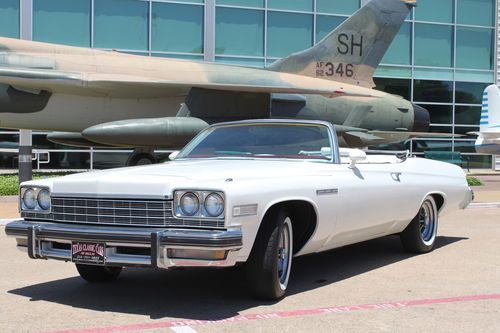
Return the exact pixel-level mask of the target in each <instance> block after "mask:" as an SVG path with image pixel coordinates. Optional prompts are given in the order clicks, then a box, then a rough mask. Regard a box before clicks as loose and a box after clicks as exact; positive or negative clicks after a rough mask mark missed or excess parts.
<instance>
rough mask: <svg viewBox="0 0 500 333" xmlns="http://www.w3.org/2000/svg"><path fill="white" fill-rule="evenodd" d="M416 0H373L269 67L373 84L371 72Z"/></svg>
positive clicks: (294, 72)
mask: <svg viewBox="0 0 500 333" xmlns="http://www.w3.org/2000/svg"><path fill="white" fill-rule="evenodd" d="M415 5H416V0H372V1H370V2H368V3H367V4H366V5H365V6H363V7H362V8H361V9H359V10H358V11H357V12H355V13H354V14H353V15H352V16H351V17H350V18H349V19H347V20H346V21H345V22H344V23H342V24H341V25H340V26H339V27H338V28H337V29H335V30H333V31H332V32H330V33H329V34H328V35H327V36H326V37H325V38H323V39H322V40H321V41H320V42H318V43H317V44H316V45H315V46H313V47H311V48H309V49H306V50H304V51H300V52H298V53H294V54H291V55H289V56H287V57H285V58H283V59H281V60H278V61H276V62H275V63H273V64H272V65H271V66H269V67H268V69H269V70H272V71H278V72H286V73H293V74H300V75H305V76H310V77H315V78H321V79H328V80H333V81H342V82H346V83H350V84H356V85H360V86H364V87H369V88H373V87H374V86H375V85H374V83H373V73H374V72H375V70H376V68H377V67H378V65H379V63H380V61H381V60H382V58H383V57H384V54H385V53H386V51H387V49H388V48H389V46H390V44H391V43H392V41H393V39H394V37H395V36H396V34H397V33H398V31H399V29H400V28H401V25H402V24H403V22H404V20H405V18H406V16H407V15H408V13H409V12H410V10H411V8H412V7H414V6H415Z"/></svg>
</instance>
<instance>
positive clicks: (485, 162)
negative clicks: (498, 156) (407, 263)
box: [467, 142, 493, 169]
mask: <svg viewBox="0 0 500 333" xmlns="http://www.w3.org/2000/svg"><path fill="white" fill-rule="evenodd" d="M470 144H472V145H473V144H474V142H471V143H470ZM467 158H468V159H469V166H470V168H471V169H491V167H492V163H493V161H492V158H493V155H467Z"/></svg>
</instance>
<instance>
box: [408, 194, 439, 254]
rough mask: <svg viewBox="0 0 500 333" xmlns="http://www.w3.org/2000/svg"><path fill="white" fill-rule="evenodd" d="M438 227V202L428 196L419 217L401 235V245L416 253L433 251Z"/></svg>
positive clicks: (418, 214)
mask: <svg viewBox="0 0 500 333" xmlns="http://www.w3.org/2000/svg"><path fill="white" fill-rule="evenodd" d="M437 227H438V210H437V206H436V201H435V200H434V198H433V197H432V196H430V195H429V196H427V197H426V198H425V199H424V202H423V203H422V206H420V209H419V211H418V213H417V215H416V216H415V217H414V218H413V220H412V221H411V222H410V224H409V225H408V226H407V227H406V229H405V230H403V232H402V233H401V236H400V237H401V243H402V244H403V247H404V248H405V250H407V251H409V252H414V253H427V252H430V251H432V249H433V248H434V243H435V241H436V234H437Z"/></svg>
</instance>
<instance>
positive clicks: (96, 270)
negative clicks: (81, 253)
mask: <svg viewBox="0 0 500 333" xmlns="http://www.w3.org/2000/svg"><path fill="white" fill-rule="evenodd" d="M76 269H77V270H78V273H79V274H80V276H81V277H82V279H84V280H85V281H87V282H93V283H98V282H111V281H114V280H116V278H117V277H118V275H120V273H121V271H122V268H121V267H103V266H92V265H80V264H76Z"/></svg>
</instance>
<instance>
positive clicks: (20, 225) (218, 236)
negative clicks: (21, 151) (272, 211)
mask: <svg viewBox="0 0 500 333" xmlns="http://www.w3.org/2000/svg"><path fill="white" fill-rule="evenodd" d="M5 233H6V234H7V236H10V237H15V238H16V240H17V245H18V248H19V249H21V250H26V251H27V252H28V255H29V257H30V258H32V259H57V260H64V261H71V243H72V242H73V241H88V242H104V243H105V244H106V255H105V262H106V266H143V267H158V268H170V267H175V266H183V267H199V266H223V267H224V266H234V265H235V264H236V259H237V254H238V251H239V250H240V249H241V248H242V245H243V244H242V234H241V230H240V229H227V230H194V229H165V228H142V227H115V226H93V225H77V224H63V223H52V222H39V221H25V220H23V219H19V220H14V221H12V222H10V223H8V224H7V225H6V227H5ZM173 251H176V252H175V253H187V254H191V255H188V256H176V257H172V255H171V254H172V253H174V252H173ZM183 251H184V252H183ZM216 251H217V253H222V252H221V251H223V252H224V253H225V255H224V256H223V257H222V258H218V259H209V258H211V255H212V254H214V253H216Z"/></svg>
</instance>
